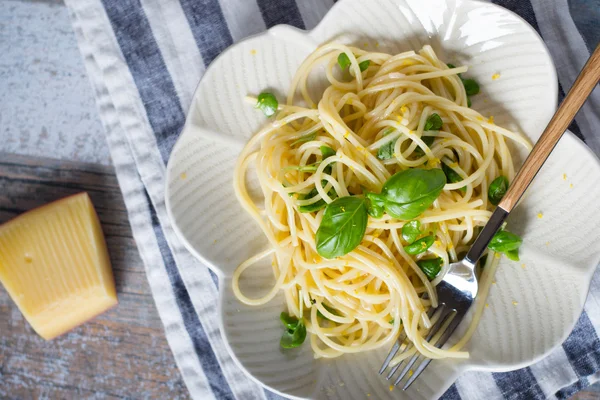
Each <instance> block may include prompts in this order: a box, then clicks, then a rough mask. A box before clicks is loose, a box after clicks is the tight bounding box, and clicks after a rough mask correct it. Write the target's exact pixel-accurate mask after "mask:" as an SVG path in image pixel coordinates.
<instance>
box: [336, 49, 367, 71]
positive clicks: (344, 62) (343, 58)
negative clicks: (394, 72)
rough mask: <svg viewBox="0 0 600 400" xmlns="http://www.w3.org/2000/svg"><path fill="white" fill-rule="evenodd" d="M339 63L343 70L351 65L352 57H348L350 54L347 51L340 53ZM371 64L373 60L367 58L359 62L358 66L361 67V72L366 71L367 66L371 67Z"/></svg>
mask: <svg viewBox="0 0 600 400" xmlns="http://www.w3.org/2000/svg"><path fill="white" fill-rule="evenodd" d="M338 64H339V66H340V68H341V69H342V71H343V70H345V69H346V68H348V67H349V66H350V64H351V62H350V58H349V57H348V55H347V54H346V53H340V55H339V56H338ZM370 64H371V60H365V61H363V62H361V63H359V64H358V68H359V69H360V72H364V71H366V70H367V68H369V65H370Z"/></svg>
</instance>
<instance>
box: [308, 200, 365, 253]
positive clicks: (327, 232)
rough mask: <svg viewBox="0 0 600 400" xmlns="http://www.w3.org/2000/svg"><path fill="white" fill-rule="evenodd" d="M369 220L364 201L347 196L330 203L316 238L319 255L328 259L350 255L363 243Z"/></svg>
mask: <svg viewBox="0 0 600 400" xmlns="http://www.w3.org/2000/svg"><path fill="white" fill-rule="evenodd" d="M367 220H368V215H367V206H366V204H365V200H364V199H361V198H359V197H352V196H346V197H340V198H338V199H336V200H334V201H333V202H331V203H329V204H328V205H327V207H326V208H325V213H324V214H323V219H322V220H321V224H320V225H319V229H317V234H316V237H315V241H316V244H317V253H319V255H320V256H322V257H325V258H328V259H331V258H335V257H340V256H343V255H344V254H348V253H349V252H351V251H352V250H354V249H355V248H356V246H358V245H359V244H360V242H361V241H362V239H363V236H364V235H365V230H366V229H367Z"/></svg>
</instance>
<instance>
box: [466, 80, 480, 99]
mask: <svg viewBox="0 0 600 400" xmlns="http://www.w3.org/2000/svg"><path fill="white" fill-rule="evenodd" d="M462 83H463V85H464V87H465V92H466V93H467V96H474V95H476V94H477V93H479V84H478V83H477V82H476V81H475V79H463V80H462Z"/></svg>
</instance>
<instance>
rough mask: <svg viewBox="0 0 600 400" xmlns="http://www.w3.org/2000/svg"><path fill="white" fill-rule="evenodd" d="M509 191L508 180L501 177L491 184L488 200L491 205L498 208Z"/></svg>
mask: <svg viewBox="0 0 600 400" xmlns="http://www.w3.org/2000/svg"><path fill="white" fill-rule="evenodd" d="M507 190H508V178H506V177H505V176H502V175H500V176H499V177H497V178H496V179H494V180H493V181H492V183H490V187H489V188H488V199H489V201H490V203H492V204H493V205H495V206H497V205H498V204H500V200H502V197H504V195H505V194H506V191H507Z"/></svg>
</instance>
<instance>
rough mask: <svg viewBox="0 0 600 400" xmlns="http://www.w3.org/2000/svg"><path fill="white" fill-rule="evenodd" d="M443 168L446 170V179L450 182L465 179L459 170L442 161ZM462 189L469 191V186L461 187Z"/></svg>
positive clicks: (462, 190)
mask: <svg viewBox="0 0 600 400" xmlns="http://www.w3.org/2000/svg"><path fill="white" fill-rule="evenodd" d="M442 170H443V171H444V174H446V180H447V181H448V182H450V183H456V182H461V181H463V178H462V176H460V175H459V174H458V172H456V171H455V170H453V169H452V168H450V167H449V166H447V165H446V164H445V163H442ZM460 191H461V192H463V193H465V192H466V191H467V188H466V187H465V186H463V187H461V188H460Z"/></svg>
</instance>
